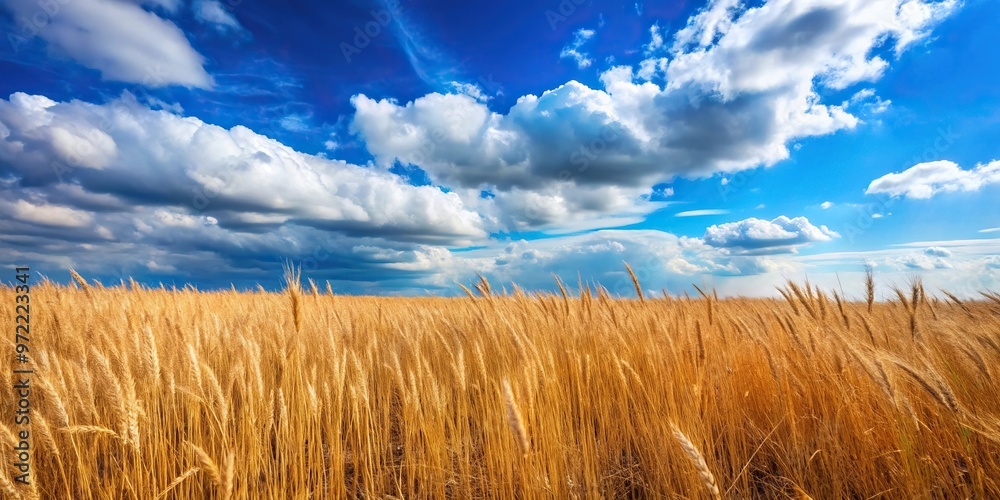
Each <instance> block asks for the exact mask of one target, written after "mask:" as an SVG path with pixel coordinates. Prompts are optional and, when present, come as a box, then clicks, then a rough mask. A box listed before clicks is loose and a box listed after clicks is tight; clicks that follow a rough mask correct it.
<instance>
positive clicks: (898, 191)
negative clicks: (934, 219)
mask: <svg viewBox="0 0 1000 500" xmlns="http://www.w3.org/2000/svg"><path fill="white" fill-rule="evenodd" d="M996 183H1000V160H994V161H991V162H990V163H987V164H979V165H977V166H976V167H975V168H973V169H972V170H964V169H962V168H960V167H959V166H958V164H957V163H955V162H953V161H948V160H940V161H931V162H926V163H918V164H916V165H914V166H912V167H910V168H908V169H906V170H904V171H902V172H896V173H891V174H886V175H883V176H882V177H879V178H878V179H875V180H873V181H872V182H871V184H869V185H868V189H867V190H866V191H865V193H866V194H879V193H885V194H888V195H890V196H903V197H906V198H915V199H928V198H932V197H934V196H935V195H938V194H941V193H954V192H972V191H978V190H979V189H980V188H982V187H983V186H986V185H989V184H996Z"/></svg>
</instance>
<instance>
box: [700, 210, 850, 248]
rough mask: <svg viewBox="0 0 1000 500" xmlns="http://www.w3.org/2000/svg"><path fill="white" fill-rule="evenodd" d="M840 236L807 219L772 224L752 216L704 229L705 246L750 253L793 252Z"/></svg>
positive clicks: (779, 221) (787, 220)
mask: <svg viewBox="0 0 1000 500" xmlns="http://www.w3.org/2000/svg"><path fill="white" fill-rule="evenodd" d="M839 237H840V235H839V234H837V233H836V232H835V231H832V230H830V229H829V228H827V227H826V226H819V227H816V226H814V225H813V224H812V223H810V222H809V220H808V219H806V218H805V217H795V218H794V219H789V218H788V217H785V216H783V215H782V216H780V217H778V218H776V219H774V220H772V221H766V220H761V219H757V218H755V217H751V218H749V219H744V220H741V221H739V222H729V223H726V224H719V225H713V226H711V227H709V228H708V229H706V230H705V236H704V240H705V243H707V244H708V245H711V246H713V247H719V248H730V249H734V250H737V251H742V252H748V253H760V254H764V253H784V252H792V251H794V250H795V247H796V246H799V245H803V244H806V243H812V242H816V241H830V240H832V239H834V238H839Z"/></svg>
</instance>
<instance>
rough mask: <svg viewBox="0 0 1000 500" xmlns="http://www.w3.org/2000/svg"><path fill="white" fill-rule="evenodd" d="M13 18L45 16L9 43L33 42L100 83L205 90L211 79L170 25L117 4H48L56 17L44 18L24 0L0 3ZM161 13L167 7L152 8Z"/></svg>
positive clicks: (102, 0) (94, 0)
mask: <svg viewBox="0 0 1000 500" xmlns="http://www.w3.org/2000/svg"><path fill="white" fill-rule="evenodd" d="M0 4H2V5H4V6H5V7H6V8H7V9H8V10H10V11H11V12H12V13H13V14H14V16H15V17H16V18H20V19H31V18H32V16H36V15H37V14H38V13H42V14H44V15H45V22H44V23H35V22H32V23H21V25H20V26H19V29H20V30H19V31H18V32H14V33H11V34H10V35H11V36H10V37H9V39H10V40H11V43H15V44H22V43H26V42H27V40H28V39H29V38H31V37H33V36H36V35H37V36H38V37H40V38H42V39H43V40H45V41H46V42H47V43H48V44H49V49H50V50H51V51H52V52H55V53H59V54H64V55H66V56H68V57H70V58H72V59H74V60H75V61H77V62H79V63H80V64H82V65H84V66H86V67H88V68H92V69H95V70H97V71H100V72H101V76H102V77H103V78H104V79H105V80H116V81H121V82H130V83H140V84H142V85H145V86H149V87H163V86H166V85H182V86H185V87H198V88H210V87H212V85H213V80H212V77H211V76H209V74H208V73H207V72H206V71H205V69H204V63H205V58H204V57H202V55H201V54H199V53H198V52H197V51H196V50H195V49H194V48H193V47H192V46H191V44H190V42H188V39H187V37H186V36H185V35H184V32H183V31H181V29H180V28H178V27H177V26H176V25H175V24H174V23H173V22H171V21H169V20H166V19H163V18H161V17H159V16H157V15H156V14H154V13H152V12H149V11H147V10H145V9H143V8H142V7H141V6H140V5H138V4H137V3H133V2H126V1H121V0H73V1H71V2H53V4H57V5H58V11H57V12H56V13H55V14H53V15H49V14H48V13H46V12H45V11H44V10H41V8H40V7H39V5H40V4H39V3H38V2H35V1H30V0H0ZM154 4H156V5H160V6H161V7H163V8H164V9H165V10H167V11H170V10H171V9H176V5H175V4H174V3H173V2H154Z"/></svg>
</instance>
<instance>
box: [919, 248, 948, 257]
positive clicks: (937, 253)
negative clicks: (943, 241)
mask: <svg viewBox="0 0 1000 500" xmlns="http://www.w3.org/2000/svg"><path fill="white" fill-rule="evenodd" d="M924 255H929V256H931V257H951V250H948V249H947V248H942V247H927V248H926V249H924Z"/></svg>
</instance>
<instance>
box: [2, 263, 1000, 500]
mask: <svg viewBox="0 0 1000 500" xmlns="http://www.w3.org/2000/svg"><path fill="white" fill-rule="evenodd" d="M629 274H630V276H631V278H632V279H633V281H634V284H635V286H636V290H637V292H641V288H640V284H639V282H638V280H636V279H635V274H634V273H632V272H631V271H630V272H629ZM74 278H75V280H76V284H77V286H61V287H60V286H56V285H53V284H43V285H39V286H37V287H33V288H32V296H31V297H32V298H31V300H32V308H31V312H32V334H33V338H32V340H31V342H32V346H31V349H32V350H31V354H32V355H33V358H34V360H35V362H36V371H37V374H36V376H35V378H34V383H35V387H36V388H37V391H33V392H32V398H33V405H34V409H35V411H36V412H37V413H36V414H37V415H38V416H41V417H42V418H40V419H35V421H34V422H33V427H32V429H33V431H34V432H33V436H34V446H33V449H34V450H35V455H34V468H33V471H34V474H35V479H36V480H37V495H38V496H40V497H42V498H215V499H225V498H282V499H283V498H345V497H350V498H360V497H365V498H386V497H396V498H481V497H490V498H573V497H581V498H582V497H588V498H593V497H633V498H643V497H649V498H662V497H683V498H711V497H718V496H722V497H726V498H783V497H794V498H809V497H812V498H869V497H872V496H876V495H881V496H882V497H889V498H927V497H943V498H945V497H946V498H997V497H1000V483H998V481H1000V398H998V397H997V394H1000V383H998V381H997V380H996V379H994V378H993V376H994V374H995V373H997V367H998V366H1000V364H998V363H1000V315H998V314H997V305H998V302H997V301H998V299H1000V297H997V296H995V295H986V296H985V297H984V300H980V301H974V300H964V301H962V300H958V299H957V298H954V297H950V299H951V300H950V301H947V302H944V301H937V300H934V301H933V302H931V299H928V298H927V297H926V296H925V295H924V293H923V287H922V286H921V285H919V283H915V284H914V286H913V287H911V288H912V289H911V290H910V292H911V293H910V294H904V293H903V292H902V291H899V293H898V295H897V297H896V298H898V300H893V301H891V302H884V303H883V302H875V301H874V300H872V293H871V292H867V293H866V296H865V297H863V298H862V299H861V301H859V302H851V301H848V300H846V298H844V297H843V296H834V297H832V298H828V297H827V296H826V295H825V294H824V293H823V292H821V291H819V290H818V289H815V287H812V286H810V285H808V284H806V285H791V284H790V285H789V286H788V287H787V288H785V289H782V294H783V295H784V297H785V298H784V299H783V300H763V299H762V300H750V299H721V300H720V299H717V298H716V297H714V294H709V293H706V292H705V291H703V290H700V293H701V295H702V298H699V299H691V298H686V299H683V298H682V299H678V298H652V297H649V296H645V297H643V299H642V300H623V299H615V298H612V297H610V296H608V294H607V291H606V290H605V289H603V287H597V288H596V296H595V295H594V293H595V292H592V291H591V289H590V287H589V286H587V287H583V286H581V288H582V290H580V293H579V295H577V294H576V293H575V292H570V291H567V289H566V287H565V286H564V285H563V283H561V282H559V283H558V286H559V287H560V291H559V293H558V294H556V295H547V294H546V295H532V294H525V293H524V292H522V291H520V290H519V289H517V288H516V287H514V288H513V290H514V291H513V293H511V294H508V293H506V291H503V292H499V293H498V291H497V290H496V289H494V288H492V287H491V286H490V284H489V283H488V282H487V281H486V280H485V278H483V279H480V281H479V282H478V283H476V285H475V286H474V287H473V289H474V290H475V292H474V291H473V289H469V288H468V287H466V288H465V290H466V292H467V293H468V295H469V297H461V298H431V297H426V298H377V297H350V296H334V295H331V294H330V291H331V290H330V288H329V286H327V287H326V292H327V293H321V291H320V289H319V286H317V285H315V284H314V283H312V282H309V288H308V289H306V290H308V292H306V291H304V290H303V289H302V288H301V287H299V286H298V285H297V284H298V282H299V277H298V276H295V275H290V276H289V278H290V286H289V289H288V290H287V291H285V292H283V293H266V292H263V291H255V292H244V293H239V292H236V291H234V290H228V291H218V292H199V291H197V290H195V289H193V288H187V289H184V290H177V291H172V290H162V289H155V290H154V289H148V288H143V287H141V286H138V285H137V284H135V283H134V282H132V283H130V284H129V285H128V286H124V285H123V286H121V287H104V286H100V285H98V284H95V285H90V284H88V283H87V281H86V280H84V279H83V278H82V277H80V276H79V275H75V276H74ZM866 287H867V290H873V289H874V283H873V282H870V283H867V284H866ZM476 292H478V293H476ZM13 295H14V291H13V290H12V289H10V288H0V301H2V303H5V304H13V303H14V300H13V299H14V297H13ZM907 295H909V296H907ZM470 297H471V298H470ZM834 304H836V307H835V308H834ZM0 323H2V324H4V325H12V324H14V316H13V308H12V307H8V308H3V312H2V313H0ZM4 345H5V346H6V347H4V349H7V351H5V352H12V347H11V345H10V343H9V342H7V343H4ZM0 360H2V361H0V372H2V374H3V377H4V381H3V382H4V383H3V385H4V386H5V387H7V388H8V389H6V390H3V391H0V414H3V415H11V414H12V412H13V408H14V404H15V401H14V399H13V396H14V395H13V391H12V390H10V389H9V388H10V387H11V385H12V381H11V379H10V377H11V370H12V368H13V366H12V361H13V356H8V355H3V356H0ZM10 425H11V423H10V421H9V419H7V418H5V419H4V422H3V424H2V426H3V427H2V429H0V430H2V432H0V438H2V439H0V447H2V448H3V456H4V457H10V456H11V455H10V453H11V448H12V446H13V444H12V442H11V439H13V436H12V435H11V431H12V428H11V427H10ZM9 462H10V460H6V459H5V463H8V464H9ZM11 472H12V470H11V469H10V468H9V465H8V466H7V467H5V468H3V470H2V471H0V496H3V498H11V497H16V496H22V497H24V498H31V497H33V496H34V495H36V492H35V491H34V490H32V489H30V488H23V487H18V486H17V485H15V484H14V483H13V482H12V480H11V478H12V477H13V476H12V475H11Z"/></svg>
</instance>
